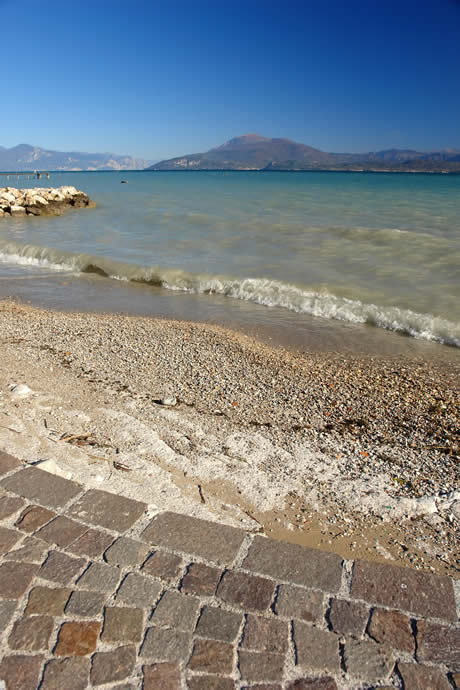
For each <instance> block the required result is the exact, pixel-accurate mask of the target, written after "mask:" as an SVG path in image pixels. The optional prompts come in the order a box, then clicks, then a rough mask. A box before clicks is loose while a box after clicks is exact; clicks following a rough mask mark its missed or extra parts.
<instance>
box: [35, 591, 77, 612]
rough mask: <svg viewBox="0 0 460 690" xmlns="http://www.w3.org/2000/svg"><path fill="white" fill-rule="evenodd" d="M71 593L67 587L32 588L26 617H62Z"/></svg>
mask: <svg viewBox="0 0 460 690" xmlns="http://www.w3.org/2000/svg"><path fill="white" fill-rule="evenodd" d="M71 592H72V590H71V589H68V588H67V587H55V588H53V589H52V588H50V587H40V586H39V587H34V588H33V589H32V590H31V591H30V594H29V600H28V602H27V606H26V610H25V613H26V615H27V616H33V615H35V614H42V615H43V616H46V615H49V616H62V614H63V613H64V609H65V606H66V604H67V602H68V600H69V597H70V594H71Z"/></svg>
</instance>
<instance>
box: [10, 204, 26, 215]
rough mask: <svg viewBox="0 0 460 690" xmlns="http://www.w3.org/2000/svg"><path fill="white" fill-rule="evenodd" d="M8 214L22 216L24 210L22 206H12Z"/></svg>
mask: <svg viewBox="0 0 460 690" xmlns="http://www.w3.org/2000/svg"><path fill="white" fill-rule="evenodd" d="M10 213H11V215H12V216H24V215H25V213H26V209H25V208H24V206H16V204H12V205H11V206H10Z"/></svg>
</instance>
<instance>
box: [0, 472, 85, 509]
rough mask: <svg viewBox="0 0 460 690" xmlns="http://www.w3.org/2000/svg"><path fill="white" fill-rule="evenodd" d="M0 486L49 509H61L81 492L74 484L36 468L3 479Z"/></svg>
mask: <svg viewBox="0 0 460 690" xmlns="http://www.w3.org/2000/svg"><path fill="white" fill-rule="evenodd" d="M1 485H2V486H3V488H4V489H7V491H12V492H13V493H15V494H19V496H23V497H24V498H28V499H29V500H30V501H36V502H37V503H40V504H41V505H44V506H51V508H62V507H63V506H64V505H65V504H66V503H68V502H69V501H70V500H71V499H72V498H75V496H76V495H77V494H79V493H80V491H81V488H80V486H79V485H78V484H77V483H76V482H72V481H70V480H69V479H63V477H58V476H57V475H55V474H50V473H49V472H43V470H39V469H38V468H36V467H28V468H26V469H24V470H21V471H20V472H16V473H15V474H13V475H12V476H11V477H7V478H6V479H4V480H3V481H2V482H1Z"/></svg>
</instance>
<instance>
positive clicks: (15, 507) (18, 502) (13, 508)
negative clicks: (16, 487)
mask: <svg viewBox="0 0 460 690" xmlns="http://www.w3.org/2000/svg"><path fill="white" fill-rule="evenodd" d="M24 505H25V501H24V499H23V498H19V496H8V495H6V496H0V520H4V519H5V518H7V517H10V515H14V514H15V513H17V512H18V511H19V510H21V508H23V507H24Z"/></svg>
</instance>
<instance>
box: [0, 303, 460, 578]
mask: <svg viewBox="0 0 460 690" xmlns="http://www.w3.org/2000/svg"><path fill="white" fill-rule="evenodd" d="M0 324H1V329H0V352H1V356H2V366H1V368H0V447H1V448H2V449H4V450H5V451H7V452H10V453H12V454H13V455H16V456H18V457H20V458H22V459H24V460H26V461H27V462H30V463H36V462H43V461H45V464H44V465H43V469H46V468H48V470H49V471H53V472H61V473H64V474H65V475H66V476H72V477H74V478H75V479H76V480H78V481H81V482H83V483H85V484H87V485H88V486H99V487H101V485H102V486H104V488H107V489H108V490H110V491H117V492H119V493H122V494H125V495H128V496H132V497H135V498H139V499H141V500H146V501H147V502H148V503H150V504H151V506H152V510H155V509H157V510H165V509H171V510H175V511H177V512H183V513H187V514H190V515H195V516H199V517H205V518H208V519H217V520H220V521H223V522H227V523H229V524H235V525H239V526H242V527H244V528H246V529H252V530H254V531H264V532H265V533H266V534H267V535H268V536H274V537H277V538H282V539H287V540H289V541H294V542H298V543H303V544H308V545H312V546H318V547H319V548H323V549H326V550H331V551H336V552H338V553H341V554H342V555H344V556H348V557H364V558H368V559H369V558H372V559H375V560H386V561H388V562H393V563H396V564H402V565H411V566H412V567H416V568H423V569H427V570H431V571H435V572H440V573H443V572H448V573H449V574H451V575H455V573H456V572H458V565H459V563H458V559H459V557H460V554H459V553H458V550H456V548H457V542H456V533H455V530H456V528H458V521H459V518H460V492H459V491H458V474H457V472H458V456H459V449H458V428H459V427H458V421H459V420H458V416H459V405H458V403H459V398H458V382H459V379H460V377H459V371H460V367H459V359H458V357H456V356H455V355H456V354H457V353H455V355H453V356H452V361H449V356H448V354H445V355H444V357H443V358H442V361H441V362H436V361H435V362H433V361H429V359H428V358H424V357H421V356H417V357H410V358H409V357H404V356H402V355H401V354H398V355H394V356H381V355H377V354H375V353H374V354H359V355H354V354H351V353H344V352H342V353H337V352H309V353H307V352H303V353H300V352H292V351H288V350H285V349H281V348H280V347H277V348H273V347H269V346H268V345H267V344H264V343H261V342H260V341H256V340H254V339H252V338H250V337H248V336H245V335H243V334H241V333H238V332H234V331H230V330H228V329H225V328H222V327H218V326H211V325H203V324H197V323H189V322H182V321H167V320H161V319H151V318H142V317H133V316H122V315H101V314H88V313H87V314H85V313H81V314H80V313H65V312H53V311H45V310H40V309H36V308H32V307H29V306H24V305H21V304H19V303H15V302H12V301H7V300H5V301H2V302H0ZM445 349H446V350H447V348H445ZM18 384H23V385H25V386H27V387H28V388H29V389H30V391H29V390H27V389H26V388H16V389H15V388H14V386H17V385H18ZM169 398H170V400H168V399H169ZM168 402H169V403H172V404H170V405H169V404H164V403H168ZM72 436H73V438H71V437H72Z"/></svg>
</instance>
